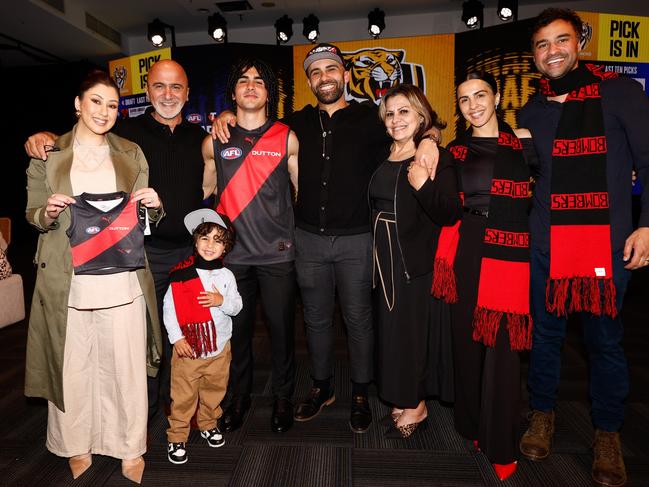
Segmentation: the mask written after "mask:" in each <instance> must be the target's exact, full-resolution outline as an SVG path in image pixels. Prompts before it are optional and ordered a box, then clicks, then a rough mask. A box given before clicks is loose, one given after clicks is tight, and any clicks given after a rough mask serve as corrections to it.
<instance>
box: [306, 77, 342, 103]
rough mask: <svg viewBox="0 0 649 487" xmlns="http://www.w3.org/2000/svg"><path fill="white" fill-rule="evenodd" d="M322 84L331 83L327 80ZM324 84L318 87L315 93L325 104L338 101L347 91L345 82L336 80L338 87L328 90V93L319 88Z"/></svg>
mask: <svg viewBox="0 0 649 487" xmlns="http://www.w3.org/2000/svg"><path fill="white" fill-rule="evenodd" d="M322 84H329V83H328V82H327V83H322ZM322 84H320V85H318V86H317V87H316V89H315V90H314V92H313V94H314V95H315V97H316V98H317V99H318V101H319V102H320V103H322V104H324V105H329V104H331V103H335V102H337V101H338V100H339V99H340V98H341V97H342V96H343V95H344V93H345V85H344V84H343V83H338V82H335V85H336V89H334V90H332V91H328V92H326V93H322V92H320V89H319V88H320V86H322Z"/></svg>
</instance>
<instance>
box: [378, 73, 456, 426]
mask: <svg viewBox="0 0 649 487" xmlns="http://www.w3.org/2000/svg"><path fill="white" fill-rule="evenodd" d="M379 114H380V116H381V119H382V120H383V121H384V123H385V127H386V129H387V132H388V134H389V135H390V136H391V137H392V139H393V142H392V146H391V148H390V156H389V157H388V160H386V161H384V162H383V163H382V164H381V165H380V166H379V168H378V169H377V170H376V172H375V173H374V175H373V176H372V180H371V182H370V189H369V196H370V204H371V207H372V219H373V230H374V297H375V312H376V319H377V345H378V347H377V349H378V357H377V385H378V388H379V394H380V396H381V397H382V399H383V400H385V401H386V402H388V403H390V404H392V405H393V409H392V413H391V415H390V418H391V419H393V420H394V422H392V421H389V423H393V424H391V426H390V429H389V430H388V431H387V432H386V436H387V437H389V438H407V437H408V436H410V435H411V434H412V433H413V432H414V431H415V430H416V429H417V427H418V426H419V425H420V424H422V422H423V421H424V420H425V419H426V417H427V411H426V403H425V402H424V398H425V397H426V396H427V395H428V393H427V391H426V382H427V374H428V371H427V367H426V366H427V363H428V356H427V354H428V342H429V338H428V335H429V333H430V326H429V323H430V321H429V318H430V303H431V300H430V290H431V285H432V270H433V257H434V251H435V247H434V240H435V239H436V237H437V236H438V235H439V232H440V228H441V226H442V225H450V224H453V223H454V222H455V221H456V220H457V219H458V218H459V217H460V215H461V211H462V210H461V205H460V200H459V197H458V188H457V174H456V170H455V164H454V162H453V158H452V157H451V155H450V154H449V153H448V152H446V151H445V150H444V149H440V158H439V163H438V165H437V167H436V169H435V170H433V171H431V170H429V169H428V168H426V166H424V165H420V164H417V163H415V162H414V155H415V151H416V149H417V144H418V143H419V141H420V140H421V138H422V136H424V134H425V133H426V132H427V131H428V130H430V129H431V127H433V126H439V125H440V122H439V120H438V118H437V114H436V113H435V111H434V110H433V109H432V108H431V107H430V104H429V103H428V101H427V100H426V97H425V95H424V94H423V93H422V91H421V90H420V89H419V88H417V87H416V86H412V85H399V86H396V87H395V88H392V89H391V90H389V91H388V92H387V93H386V94H385V95H384V96H383V98H382V100H381V105H380V107H379ZM425 424H426V423H423V424H422V425H424V426H425Z"/></svg>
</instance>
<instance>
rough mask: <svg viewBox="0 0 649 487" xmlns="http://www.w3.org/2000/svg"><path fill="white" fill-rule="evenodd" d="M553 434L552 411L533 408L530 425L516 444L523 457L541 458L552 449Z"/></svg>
mask: <svg viewBox="0 0 649 487" xmlns="http://www.w3.org/2000/svg"><path fill="white" fill-rule="evenodd" d="M553 436H554V411H550V412H549V413H544V412H543V411H537V410H533V411H532V412H531V414H530V425H529V426H528V427H527V431H526V432H525V433H524V434H523V437H522V438H521V441H520V443H519V445H518V448H519V449H520V451H521V453H522V454H523V456H524V457H525V458H528V459H530V460H543V459H544V458H547V456H548V455H549V454H550V450H552V437H553Z"/></svg>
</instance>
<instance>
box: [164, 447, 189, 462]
mask: <svg viewBox="0 0 649 487" xmlns="http://www.w3.org/2000/svg"><path fill="white" fill-rule="evenodd" d="M167 459H168V460H169V461H170V462H171V463H175V464H176V465H181V464H183V463H187V449H186V448H185V442H184V441H181V442H180V443H168V444H167Z"/></svg>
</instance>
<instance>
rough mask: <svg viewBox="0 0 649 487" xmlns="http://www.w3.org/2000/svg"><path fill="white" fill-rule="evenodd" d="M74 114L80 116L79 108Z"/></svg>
mask: <svg viewBox="0 0 649 487" xmlns="http://www.w3.org/2000/svg"><path fill="white" fill-rule="evenodd" d="M74 114H75V115H76V116H77V118H79V117H80V116H81V110H76V111H75V112H74Z"/></svg>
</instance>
